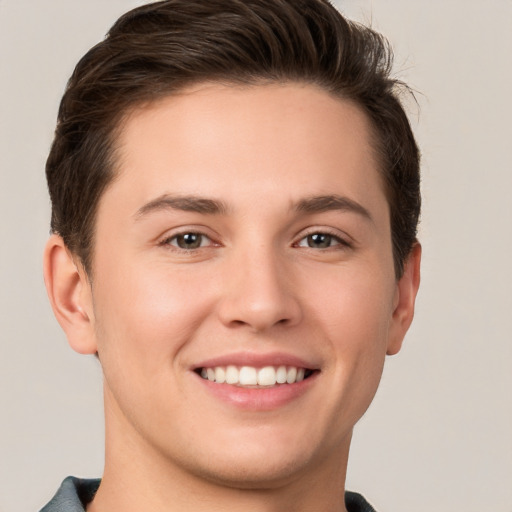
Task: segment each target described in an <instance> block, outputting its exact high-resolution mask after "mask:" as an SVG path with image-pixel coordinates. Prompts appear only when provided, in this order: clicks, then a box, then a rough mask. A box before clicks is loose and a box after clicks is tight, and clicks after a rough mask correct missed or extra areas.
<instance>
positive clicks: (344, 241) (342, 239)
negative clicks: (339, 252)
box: [293, 226, 354, 250]
mask: <svg viewBox="0 0 512 512" xmlns="http://www.w3.org/2000/svg"><path fill="white" fill-rule="evenodd" d="M315 234H323V235H329V236H331V237H332V238H334V239H336V240H337V241H338V242H339V244H337V245H340V246H342V247H348V248H352V247H353V246H354V240H353V239H352V237H351V236H349V235H348V234H347V233H344V232H342V231H340V230H338V229H335V228H331V227H327V226H312V227H310V228H307V229H306V230H304V231H302V232H301V233H300V234H299V236H298V237H297V241H296V242H294V244H293V245H295V246H299V245H298V244H299V243H300V242H302V241H303V240H304V239H305V238H307V237H308V236H310V235H315ZM337 245H333V246H331V247H328V248H325V249H323V250H328V249H333V248H335V247H337ZM308 249H313V248H312V247H308ZM313 250H319V249H313Z"/></svg>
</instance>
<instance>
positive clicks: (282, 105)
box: [89, 84, 406, 485]
mask: <svg viewBox="0 0 512 512" xmlns="http://www.w3.org/2000/svg"><path fill="white" fill-rule="evenodd" d="M117 172H118V178H117V179H116V180H115V181H114V182H113V183H112V185H111V186H110V187H109V188H108V189H107V190H106V192H105V193H104V195H103V197H102V199H101V201H100V205H99V210H98V215H97V226H96V235H95V236H96V238H95V251H94V256H93V283H92V287H91V290H90V293H91V297H90V303H91V309H90V311H89V318H90V322H91V326H92V331H91V337H90V339H91V342H90V343H91V347H92V348H91V350H97V351H98V354H99V358H100V361H101V364H102V367H103V371H104V375H105V400H106V410H107V418H106V420H107V435H108V437H110V439H111V443H115V441H114V440H115V439H123V442H124V443H126V442H129V443H131V446H134V447H138V449H140V452H141V453H149V452H151V453H154V454H158V457H160V459H161V460H164V461H165V463H166V464H169V465H170V466H172V467H175V468H180V470H183V471H186V472H188V473H190V474H195V475H201V476H202V477H205V478H209V479H210V480H216V481H222V482H231V483H233V482H235V483H236V482H241V481H242V480H243V481H244V485H251V482H253V483H254V482H263V481H265V482H271V481H277V480H283V479H284V480H286V479H287V478H292V477H293V475H297V474H306V473H307V472H308V471H309V470H313V469H314V468H316V469H318V468H320V467H322V466H325V465H327V464H334V463H335V462H334V461H335V460H339V458H340V457H342V458H343V457H344V456H345V455H346V453H347V452H348V445H349V441H350V435H351V431H352V427H353V425H354V424H355V423H356V421H357V420H358V419H359V418H360V417H361V415H362V414H363V413H364V411H365V410H366V408H367V407H368V405H369V403H370V401H371V400H372V397H373V395H374V393H375V391H376V388H377V385H378V382H379V379H380V375H381V371H382V367H383V362H384V357H385V354H386V352H395V351H396V350H398V347H399V345H400V342H401V340H402V337H403V335H404V333H405V329H406V328H405V329H404V328H403V327H402V326H400V325H398V324H399V323H400V322H399V321H398V320H397V313H396V310H397V306H398V304H399V303H400V297H399V295H400V281H398V282H397V280H396V279H395V275H394V270H393V259H392V248H391V235H390V223H389V209H388V204H387V202H386V198H385V196H384V192H383V186H382V183H381V179H380V177H379V173H378V170H377V164H376V161H375V158H374V153H373V151H372V147H371V143H370V135H369V125H368V122H367V120H366V118H365V116H364V114H363V113H362V112H361V111H360V110H359V109H358V108H357V107H356V106H354V105H352V104H350V103H348V102H345V101H341V100H339V99H335V98H333V97H331V96H329V95H328V94H327V93H326V92H323V91H322V90H319V89H317V88H315V87H313V86H307V85H299V84H288V85H265V86H253V87H246V88H241V87H235V86H233V87H228V86H221V85H214V84H213V85H212V84H209V85H203V86H200V87H196V88H194V89H191V90H188V91H185V92H183V93H182V94H180V95H177V96H173V97H170V98H166V99H165V100H162V101H160V102H158V103H156V104H154V105H152V106H150V107H146V108H144V109H141V110H138V111H136V112H134V113H132V115H131V116H130V117H129V118H128V119H127V120H126V123H125V125H124V127H123V130H122V133H121V136H120V147H119V160H118V169H117ZM107 443H108V441H107ZM107 446H108V445H107Z"/></svg>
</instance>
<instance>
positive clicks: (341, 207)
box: [135, 194, 373, 222]
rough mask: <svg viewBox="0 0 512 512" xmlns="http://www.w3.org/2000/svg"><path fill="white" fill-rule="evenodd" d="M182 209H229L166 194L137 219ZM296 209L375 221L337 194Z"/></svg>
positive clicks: (220, 211)
mask: <svg viewBox="0 0 512 512" xmlns="http://www.w3.org/2000/svg"><path fill="white" fill-rule="evenodd" d="M168 209H172V210H181V211H185V212H195V213H201V214H206V215H222V214H225V213H226V212H227V211H228V208H227V206H226V204H225V203H224V202H222V201H219V200H216V199H208V198H204V197H198V196H194V195H188V196H174V195H170V194H164V195H162V196H160V197H157V198H156V199H153V200H152V201H149V203H146V204H145V205H144V206H142V207H141V208H139V209H138V210H137V213H136V214H135V218H136V219H140V218H142V217H144V216H146V215H147V214H149V213H152V212H156V211H161V210H168ZM294 209H295V210H296V211H298V212H300V213H310V214H311V213H322V212H328V211H336V210H338V211H346V212H352V213H356V214H358V215H361V216H362V217H364V218H366V219H368V220H370V221H372V222H373V218H372V216H371V215H370V212H369V211H368V210H367V209H366V208H365V207H364V206H362V205H361V204H359V203H358V202H356V201H354V200H353V199H350V198H348V197H344V196H339V195H336V194H332V195H322V196H312V197H307V198H305V199H301V200H300V201H298V202H297V203H295V204H294Z"/></svg>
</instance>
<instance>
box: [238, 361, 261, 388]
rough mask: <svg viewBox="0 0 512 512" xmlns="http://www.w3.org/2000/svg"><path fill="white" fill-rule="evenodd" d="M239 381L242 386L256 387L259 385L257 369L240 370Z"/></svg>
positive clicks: (249, 367)
mask: <svg viewBox="0 0 512 512" xmlns="http://www.w3.org/2000/svg"><path fill="white" fill-rule="evenodd" d="M238 381H239V383H240V384H241V385H242V386H256V384H258V376H257V373H256V368H252V367H251V366H242V368H240V375H239V377H238Z"/></svg>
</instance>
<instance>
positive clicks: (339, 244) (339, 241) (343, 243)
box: [294, 229, 352, 251]
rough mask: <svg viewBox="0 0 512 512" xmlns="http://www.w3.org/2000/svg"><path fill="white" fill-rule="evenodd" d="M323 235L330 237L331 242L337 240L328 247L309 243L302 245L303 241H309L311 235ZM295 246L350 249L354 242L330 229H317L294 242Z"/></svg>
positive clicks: (326, 249) (315, 248) (324, 249)
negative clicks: (313, 245) (314, 245)
mask: <svg viewBox="0 0 512 512" xmlns="http://www.w3.org/2000/svg"><path fill="white" fill-rule="evenodd" d="M316 235H322V236H325V237H328V239H329V241H330V242H335V243H333V244H329V245H328V246H327V247H311V246H309V245H301V243H302V242H305V243H306V244H307V243H308V241H309V240H308V239H309V238H310V237H313V236H316ZM294 246H295V247H304V248H306V249H312V250H321V251H328V250H342V249H350V248H352V244H351V243H350V242H348V241H347V240H346V239H345V238H342V237H341V236H340V235H339V234H337V233H334V232H332V231H330V230H329V229H316V230H312V231H310V232H309V233H306V234H305V235H304V236H303V237H302V238H301V239H300V240H299V241H298V242H296V243H295V244H294Z"/></svg>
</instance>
